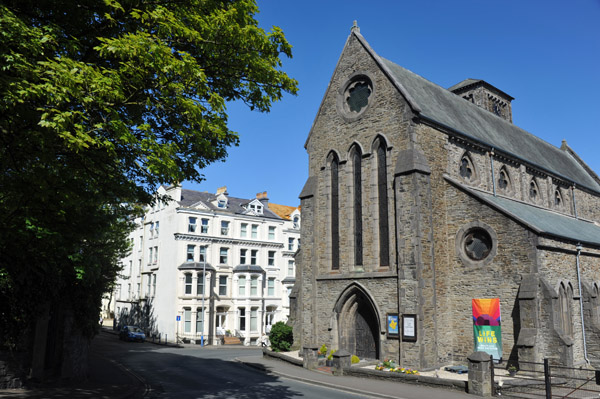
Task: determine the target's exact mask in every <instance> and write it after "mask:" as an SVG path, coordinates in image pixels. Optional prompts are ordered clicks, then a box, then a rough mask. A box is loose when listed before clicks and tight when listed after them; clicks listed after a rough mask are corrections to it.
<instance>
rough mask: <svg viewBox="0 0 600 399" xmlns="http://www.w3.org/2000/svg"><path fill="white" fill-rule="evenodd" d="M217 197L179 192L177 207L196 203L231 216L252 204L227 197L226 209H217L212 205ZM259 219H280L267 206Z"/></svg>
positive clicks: (199, 193)
mask: <svg viewBox="0 0 600 399" xmlns="http://www.w3.org/2000/svg"><path fill="white" fill-rule="evenodd" d="M216 199H217V195H215V194H213V193H207V192H202V191H195V190H187V189H182V190H181V201H179V205H180V206H182V207H188V208H189V207H192V206H193V205H195V204H197V203H198V202H202V204H204V205H205V206H206V207H208V209H210V210H211V211H218V212H223V213H232V214H243V213H244V212H246V210H245V209H244V208H243V207H242V204H247V203H249V202H252V201H253V200H254V198H252V199H244V198H236V197H231V196H227V208H219V207H217V206H216V205H213V204H212V202H213V201H216ZM259 216H261V217H266V218H272V219H282V218H281V217H279V216H278V215H277V214H276V213H275V212H273V211H271V210H270V209H269V205H268V204H267V206H265V207H264V208H263V214H262V215H259Z"/></svg>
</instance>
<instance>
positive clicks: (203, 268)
mask: <svg viewBox="0 0 600 399" xmlns="http://www.w3.org/2000/svg"><path fill="white" fill-rule="evenodd" d="M205 296H206V262H204V263H202V319H201V320H202V335H200V346H201V347H204V297H205Z"/></svg>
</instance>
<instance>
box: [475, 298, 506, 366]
mask: <svg viewBox="0 0 600 399" xmlns="http://www.w3.org/2000/svg"><path fill="white" fill-rule="evenodd" d="M473 339H474V342H475V351H476V352H479V351H481V352H486V353H489V354H490V355H492V356H493V357H494V360H501V359H502V333H501V323H500V298H490V299H473Z"/></svg>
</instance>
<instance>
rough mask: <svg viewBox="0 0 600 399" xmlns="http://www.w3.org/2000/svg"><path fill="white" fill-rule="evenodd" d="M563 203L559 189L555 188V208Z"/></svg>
mask: <svg viewBox="0 0 600 399" xmlns="http://www.w3.org/2000/svg"><path fill="white" fill-rule="evenodd" d="M562 205H563V199H562V194H561V193H560V189H559V188H557V189H556V190H554V206H555V207H557V208H560V207H562Z"/></svg>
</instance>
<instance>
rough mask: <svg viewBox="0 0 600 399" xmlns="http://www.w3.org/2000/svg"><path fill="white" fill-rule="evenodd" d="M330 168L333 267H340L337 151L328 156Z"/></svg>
mask: <svg viewBox="0 0 600 399" xmlns="http://www.w3.org/2000/svg"><path fill="white" fill-rule="evenodd" d="M327 163H328V165H329V169H330V176H329V178H330V182H329V183H330V190H331V192H330V194H331V195H330V203H329V207H330V220H329V223H330V230H329V231H330V234H331V237H330V239H331V269H332V270H339V268H340V201H339V187H340V183H339V164H340V160H339V158H338V155H337V153H336V152H335V151H331V152H330V153H329V155H328V156H327Z"/></svg>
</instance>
